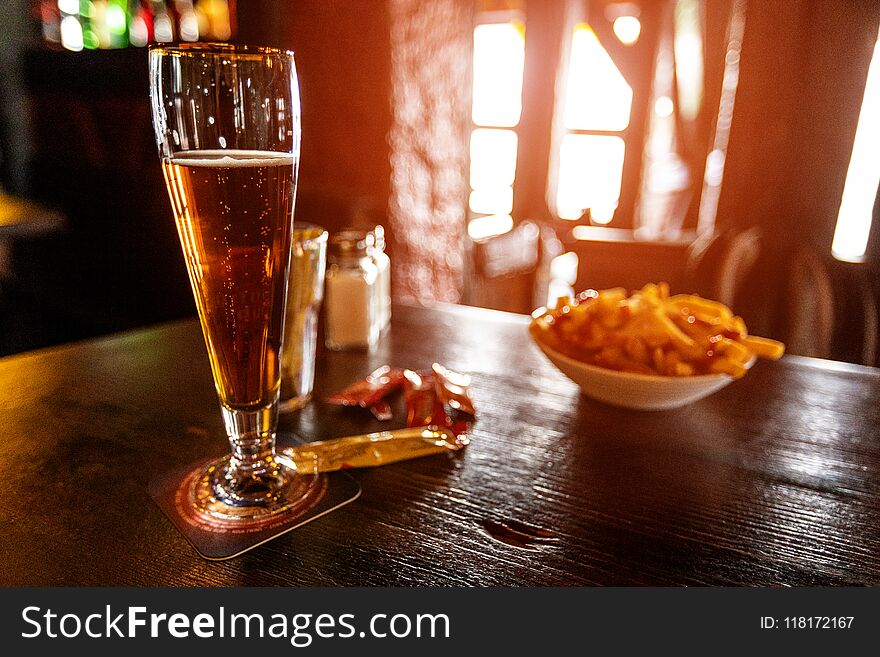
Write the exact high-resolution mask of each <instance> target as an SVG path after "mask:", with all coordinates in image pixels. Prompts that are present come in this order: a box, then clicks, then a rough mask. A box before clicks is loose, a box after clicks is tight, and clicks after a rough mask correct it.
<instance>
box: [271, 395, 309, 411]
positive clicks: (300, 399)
mask: <svg viewBox="0 0 880 657" xmlns="http://www.w3.org/2000/svg"><path fill="white" fill-rule="evenodd" d="M311 400H312V393H311V392H310V393H308V394H306V395H300V396H297V397H290V398H289V399H280V400H279V401H278V412H279V413H291V412H293V411H298V410H299V409H301V408H302V407H303V406H305V405H306V404H308V403H309V402H310V401H311Z"/></svg>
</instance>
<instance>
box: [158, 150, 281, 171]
mask: <svg viewBox="0 0 880 657" xmlns="http://www.w3.org/2000/svg"><path fill="white" fill-rule="evenodd" d="M171 162H172V164H178V165H180V166H186V167H212V168H223V169H228V168H233V167H280V166H292V165H293V155H291V154H290V153H278V152H274V151H243V150H223V151H219V150H218V151H214V150H210V151H183V152H181V153H176V154H175V155H174V157H172V158H171Z"/></svg>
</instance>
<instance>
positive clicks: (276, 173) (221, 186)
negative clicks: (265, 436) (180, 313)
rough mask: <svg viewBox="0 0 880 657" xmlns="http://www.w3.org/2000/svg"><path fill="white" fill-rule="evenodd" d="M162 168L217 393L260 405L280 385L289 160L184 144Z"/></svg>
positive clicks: (226, 399) (291, 179)
mask: <svg viewBox="0 0 880 657" xmlns="http://www.w3.org/2000/svg"><path fill="white" fill-rule="evenodd" d="M162 169H163V172H164V175H165V181H166V183H167V187H168V193H169V196H170V197H171V205H172V208H173V211H174V215H175V220H176V222H177V230H178V233H179V235H180V243H181V246H182V247H183V252H184V256H185V259H186V264H187V269H188V271H189V278H190V283H191V285H192V289H193V294H194V296H195V300H196V305H197V307H198V312H199V317H200V319H201V324H202V331H203V332H204V335H205V342H206V343H207V346H208V354H209V355H210V360H211V367H212V369H213V372H214V381H215V384H216V386H217V393H218V395H219V397H220V401H221V402H222V403H223V405H224V406H226V407H227V408H229V409H231V410H242V411H247V410H256V409H259V408H263V407H266V406H268V405H269V404H271V403H272V402H274V401H275V400H276V399H277V396H278V390H279V385H280V371H279V354H280V349H281V338H282V332H283V323H284V316H283V312H284V302H285V298H286V294H287V273H288V268H289V266H290V262H289V259H290V240H291V231H292V224H293V204H294V197H295V193H296V172H295V170H294V158H293V157H292V156H291V155H290V154H287V153H275V152H266V151H235V150H222V151H207V150H205V151H186V152H182V153H176V154H175V155H174V156H173V158H172V159H170V160H166V161H164V162H163V164H162Z"/></svg>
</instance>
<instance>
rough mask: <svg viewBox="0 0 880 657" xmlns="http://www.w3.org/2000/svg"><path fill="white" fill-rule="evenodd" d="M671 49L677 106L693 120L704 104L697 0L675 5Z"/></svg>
mask: <svg viewBox="0 0 880 657" xmlns="http://www.w3.org/2000/svg"><path fill="white" fill-rule="evenodd" d="M673 49H674V51H675V79H676V82H677V84H678V97H679V105H680V107H679V109H680V110H681V115H682V117H683V118H685V119H686V120H688V121H693V120H694V119H695V118H696V117H697V115H698V114H699V112H700V106H701V105H702V104H703V32H702V27H701V21H700V3H699V2H698V1H697V0H679V2H678V4H677V5H676V7H675V40H674V42H673Z"/></svg>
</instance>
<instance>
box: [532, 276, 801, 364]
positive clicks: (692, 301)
mask: <svg viewBox="0 0 880 657" xmlns="http://www.w3.org/2000/svg"><path fill="white" fill-rule="evenodd" d="M532 316H533V317H534V318H535V321H534V322H533V323H532V327H531V329H530V330H531V331H532V334H533V336H534V337H535V339H537V340H538V341H540V342H541V343H542V344H546V345H547V346H549V347H551V348H552V349H555V350H557V351H560V352H562V353H564V354H566V355H568V356H570V357H572V358H575V359H577V360H582V361H584V362H587V363H591V364H594V365H598V366H600V367H607V368H610V369H615V370H620V371H625V372H638V373H642V374H655V375H662V376H679V377H681V376H693V375H699V374H715V373H723V374H727V375H729V376H733V377H740V376H743V375H744V374H745V373H746V371H747V369H748V366H749V364H750V361H751V360H752V359H753V358H755V357H759V358H768V359H777V358H779V357H780V356H782V354H783V352H784V351H785V345H783V344H782V343H781V342H778V341H776V340H771V339H769V338H759V337H756V336H750V335H748V330H747V328H746V325H745V322H744V321H743V320H742V318H741V317H739V316H737V315H734V313H733V311H732V310H730V308H728V307H727V306H725V305H724V304H722V303H719V302H718V301H713V300H711V299H704V298H702V297H699V296H697V295H693V294H676V295H674V296H670V294H669V285H668V284H666V283H657V284H654V283H649V284H648V285H645V286H644V287H643V288H642V289H641V290H637V291H635V292H633V293H632V294H631V295H630V296H627V295H626V291H625V290H624V289H623V288H614V289H611V290H601V291H596V290H585V291H584V292H581V293H580V294H578V295H577V296H576V297H574V298H573V299H571V298H569V297H561V298H560V299H559V301H558V303H557V306H556V308H555V309H553V310H546V309H541V310H540V311H536V312H535V313H533V315H532Z"/></svg>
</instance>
